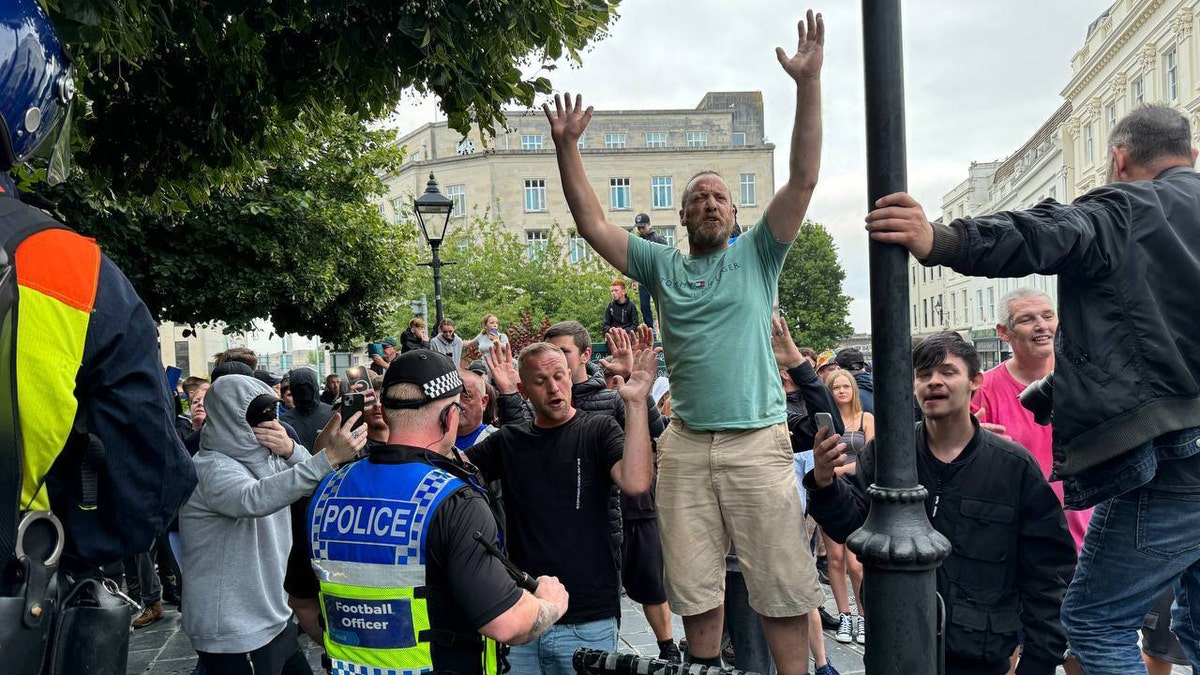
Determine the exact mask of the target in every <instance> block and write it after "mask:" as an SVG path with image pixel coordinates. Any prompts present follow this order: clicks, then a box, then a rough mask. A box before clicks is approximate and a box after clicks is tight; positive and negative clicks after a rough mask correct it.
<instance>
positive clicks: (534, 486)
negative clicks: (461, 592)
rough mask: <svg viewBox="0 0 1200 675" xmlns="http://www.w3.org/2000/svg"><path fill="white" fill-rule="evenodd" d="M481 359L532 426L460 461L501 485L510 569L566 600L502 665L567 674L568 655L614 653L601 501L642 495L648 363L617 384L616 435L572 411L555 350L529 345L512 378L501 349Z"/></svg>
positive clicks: (601, 420)
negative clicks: (556, 589)
mask: <svg viewBox="0 0 1200 675" xmlns="http://www.w3.org/2000/svg"><path fill="white" fill-rule="evenodd" d="M485 358H486V360H487V364H488V367H489V368H490V369H491V371H492V373H493V376H494V377H495V378H496V380H497V382H501V381H506V382H507V381H513V380H515V379H516V378H517V377H518V376H519V378H520V384H519V385H518V388H519V390H520V392H521V393H522V394H523V395H525V397H526V398H528V399H529V403H530V406H531V407H532V408H533V419H532V420H530V421H527V422H522V423H519V424H506V425H504V426H502V427H500V430H499V431H497V432H496V433H494V434H492V435H491V436H488V437H487V438H486V439H484V440H483V442H481V443H479V444H477V445H475V446H474V447H472V448H471V449H469V450H467V453H466V454H467V458H468V459H469V460H470V461H471V463H472V464H474V465H475V466H477V467H478V468H479V470H480V471H481V472H482V473H483V475H484V477H485V478H487V479H489V480H493V479H496V478H498V479H500V482H501V484H502V485H503V490H504V509H505V512H506V514H507V518H508V541H509V550H510V552H511V554H512V559H513V562H515V563H516V564H517V566H518V567H520V568H521V569H523V570H525V571H526V572H528V573H530V574H554V575H555V576H558V577H560V578H561V579H562V581H563V585H564V586H566V588H567V590H568V591H569V592H570V593H571V608H570V609H569V610H568V611H567V613H566V614H565V615H564V616H563V617H562V619H561V621H560V622H559V625H556V626H555V627H554V628H553V629H552V631H551V632H550V633H548V634H547V635H546V636H545V637H544V638H543V639H542V640H541V641H539V642H538V643H533V644H528V645H523V646H521V647H514V648H513V649H512V651H511V652H510V654H509V662H510V663H511V664H512V671H513V672H514V673H521V674H522V675H526V674H528V675H538V673H545V674H546V675H556V674H558V673H571V672H574V669H573V668H572V666H571V657H572V655H573V654H574V652H575V650H576V649H578V648H580V647H589V648H593V649H603V650H605V651H615V650H616V647H617V619H618V618H619V617H620V615H621V605H620V578H619V575H618V572H617V564H616V560H615V559H614V557H613V554H612V542H611V540H610V538H609V513H608V504H609V492H610V486H612V485H616V486H617V487H619V488H621V490H622V491H623V492H626V493H628V494H630V495H641V494H645V493H646V492H647V491H648V490H649V489H650V480H651V474H652V473H653V459H652V454H651V441H650V433H649V430H648V426H649V425H648V423H647V417H646V407H645V405H644V401H645V400H646V396H647V395H648V394H649V393H650V387H651V385H652V384H653V383H654V375H655V371H656V369H655V365H656V364H655V358H654V353H653V351H651V350H642V351H640V352H639V353H638V354H637V356H636V357H635V361H636V367H635V368H634V371H633V374H632V375H631V376H630V378H629V380H628V381H627V382H626V381H623V380H622V381H621V386H620V388H619V392H620V395H621V398H622V399H624V401H625V403H626V406H625V432H624V433H622V432H621V428H620V426H618V425H617V423H616V421H615V420H614V419H613V418H612V417H611V416H609V415H592V414H588V413H585V412H581V411H579V410H577V409H576V408H575V407H574V405H573V404H572V401H571V373H570V370H569V368H568V367H567V358H566V357H565V356H564V355H563V352H562V350H561V349H559V348H558V347H556V346H554V345H552V344H550V343H547V342H535V343H533V344H531V345H529V346H528V347H526V348H525V349H524V350H523V351H522V352H521V355H520V357H519V358H518V361H519V372H514V371H513V366H512V357H511V356H510V352H509V347H508V345H507V344H504V343H501V344H496V345H494V346H493V347H492V350H491V351H490V352H489V353H488V354H487V356H486V357H485ZM618 379H620V378H618ZM539 653H540V656H539ZM543 663H546V664H547V665H546V667H545V668H543V667H542V664H543Z"/></svg>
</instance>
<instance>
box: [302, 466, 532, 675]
mask: <svg viewBox="0 0 1200 675" xmlns="http://www.w3.org/2000/svg"><path fill="white" fill-rule="evenodd" d="M426 452H427V451H426V450H425V449H424V448H411V447H407V446H400V445H386V446H384V445H379V446H374V447H371V449H370V457H369V459H368V460H367V461H369V462H371V463H373V464H401V463H406V462H422V461H425V459H424V458H425V456H426ZM447 461H449V460H447ZM303 501H305V502H306V503H307V501H308V500H307V499H305V500H303ZM429 528H430V529H429V534H428V538H427V539H426V551H425V583H426V586H428V587H429V593H430V598H431V600H433V599H436V600H438V601H434V602H430V604H429V618H430V622H431V625H433V626H435V627H437V628H439V629H441V630H448V631H453V632H455V633H459V634H462V635H473V634H477V633H478V632H479V629H480V628H482V627H483V626H484V625H486V624H487V623H489V622H490V621H492V620H493V619H495V618H496V617H498V616H500V615H501V614H503V613H504V612H506V611H508V610H509V609H510V608H511V607H513V606H514V605H516V604H517V601H519V600H520V599H521V589H519V588H518V587H517V585H516V584H515V583H514V582H513V580H512V578H511V577H509V576H508V572H506V571H505V569H504V567H503V566H502V565H501V564H500V561H498V560H496V558H494V557H493V556H492V555H491V554H489V553H488V552H487V550H486V549H484V548H483V546H481V545H480V544H479V542H477V541H475V537H474V535H475V533H476V532H479V533H480V534H482V535H483V537H484V538H485V539H487V540H490V541H496V520H495V518H493V517H492V513H491V511H490V510H489V509H488V506H487V501H486V500H485V499H484V497H483V496H482V495H481V494H480V493H478V492H476V491H475V490H474V489H471V488H463V489H459V490H458V491H456V492H454V493H453V494H451V495H449V496H447V497H446V498H445V499H444V500H443V501H442V503H441V504H440V505H439V506H438V508H437V511H435V512H434V514H433V521H432V522H431V523H430V526H429ZM304 541H305V542H307V535H305V538H304ZM290 571H291V569H290V567H289V572H290ZM300 578H301V579H304V580H305V581H307V580H308V579H311V580H312V587H311V588H312V595H308V596H306V597H316V590H317V585H316V577H315V575H313V573H312V570H311V567H309V569H308V574H307V576H306V577H305V576H304V575H300ZM292 581H296V579H293V580H292ZM301 583H303V582H301ZM284 585H285V587H286V586H288V582H287V581H286V580H285V583H284ZM292 590H293V589H289V592H292ZM292 594H293V595H297V593H295V592H292ZM302 597H304V596H302ZM433 653H434V659H435V663H436V665H437V666H438V668H440V669H446V670H450V671H454V672H461V673H475V672H478V664H479V656H478V654H472V653H467V652H463V651H455V650H447V649H443V648H442V647H440V646H438V645H436V644H435V645H434V646H433Z"/></svg>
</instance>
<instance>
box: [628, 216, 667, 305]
mask: <svg viewBox="0 0 1200 675" xmlns="http://www.w3.org/2000/svg"><path fill="white" fill-rule="evenodd" d="M633 224H634V226H636V227H637V235H638V236H639V237H641V238H642V239H645V240H646V241H648V242H651V243H654V244H662V245H663V246H669V244H668V243H667V238H666V237H664V236H662V235H661V234H659V233H657V232H655V231H654V228H653V227H651V226H650V216H649V215H647V214H645V213H639V214H637V216H636V217H634V219H633ZM650 298H651V296H650V288H649V287H648V286H647V285H646V284H638V306H639V307H641V310H642V323H644V324H646V325H647V326H649V327H651V328H654V312H653V311H652V308H651V306H650Z"/></svg>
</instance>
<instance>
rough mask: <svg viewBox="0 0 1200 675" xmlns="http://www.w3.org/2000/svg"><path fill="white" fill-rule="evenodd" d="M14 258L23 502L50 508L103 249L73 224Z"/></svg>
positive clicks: (45, 234) (35, 238)
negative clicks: (49, 490)
mask: <svg viewBox="0 0 1200 675" xmlns="http://www.w3.org/2000/svg"><path fill="white" fill-rule="evenodd" d="M47 220H49V218H48V217H47ZM13 262H14V268H15V271H16V281H17V317H16V327H17V328H16V332H17V359H16V360H17V363H16V369H17V377H16V380H17V392H18V395H19V405H20V407H19V410H20V429H21V446H22V453H23V462H22V468H23V471H22V475H21V508H22V509H47V510H48V509H49V508H50V499H49V497H48V496H47V494H46V490H45V488H44V487H43V485H42V483H43V481H44V479H45V477H46V474H47V473H49V471H50V467H51V466H52V465H53V464H54V461H55V460H56V459H57V458H58V455H59V453H61V452H62V450H63V448H64V447H65V446H66V444H67V439H68V437H69V436H70V435H71V432H72V430H73V425H74V422H75V413H76V410H77V409H78V402H77V401H76V400H75V379H76V377H77V376H78V374H79V368H80V367H81V366H82V364H83V348H84V342H85V340H86V339H87V332H88V322H89V321H90V319H91V314H92V308H93V307H94V305H95V302H96V288H97V286H98V284H99V281H100V249H99V247H98V246H96V242H95V240H93V239H89V238H88V237H84V236H82V235H79V234H77V233H75V232H72V231H70V230H66V229H48V230H42V231H41V232H37V233H36V234H33V235H31V236H29V237H28V238H26V239H25V240H24V241H23V242H21V244H20V245H19V246H18V247H17V250H16V255H15V259H14V261H13ZM93 508H94V506H93Z"/></svg>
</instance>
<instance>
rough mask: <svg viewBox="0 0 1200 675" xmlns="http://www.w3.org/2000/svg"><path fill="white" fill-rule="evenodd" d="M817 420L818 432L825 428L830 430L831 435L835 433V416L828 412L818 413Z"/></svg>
mask: <svg viewBox="0 0 1200 675" xmlns="http://www.w3.org/2000/svg"><path fill="white" fill-rule="evenodd" d="M816 420H817V429H818V430H819V429H822V428H825V429H828V430H829V433H831V434H832V433H833V415H830V414H829V413H827V412H819V413H817V416H816Z"/></svg>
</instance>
